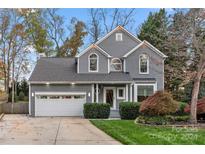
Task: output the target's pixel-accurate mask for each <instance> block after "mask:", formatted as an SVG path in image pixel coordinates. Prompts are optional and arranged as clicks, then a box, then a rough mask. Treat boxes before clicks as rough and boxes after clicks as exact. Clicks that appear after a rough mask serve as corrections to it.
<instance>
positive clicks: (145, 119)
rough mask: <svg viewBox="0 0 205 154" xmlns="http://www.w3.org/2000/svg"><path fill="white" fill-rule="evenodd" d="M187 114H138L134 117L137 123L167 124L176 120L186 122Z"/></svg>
mask: <svg viewBox="0 0 205 154" xmlns="http://www.w3.org/2000/svg"><path fill="white" fill-rule="evenodd" d="M188 121H189V116H187V115H186V116H172V115H166V116H153V117H150V116H139V117H138V118H137V119H136V122H137V123H141V124H149V125H167V124H174V123H177V122H188Z"/></svg>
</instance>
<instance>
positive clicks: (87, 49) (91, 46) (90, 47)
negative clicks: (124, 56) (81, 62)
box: [76, 44, 112, 58]
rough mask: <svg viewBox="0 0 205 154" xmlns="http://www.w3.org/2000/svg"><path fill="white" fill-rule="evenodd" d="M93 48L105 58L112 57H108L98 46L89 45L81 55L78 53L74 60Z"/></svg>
mask: <svg viewBox="0 0 205 154" xmlns="http://www.w3.org/2000/svg"><path fill="white" fill-rule="evenodd" d="M92 48H95V49H97V50H98V51H100V52H101V53H102V54H103V55H105V56H106V57H112V56H110V55H109V54H108V53H107V52H105V50H103V49H102V48H100V47H99V46H97V45H95V44H91V45H90V46H89V47H88V48H86V49H85V50H83V51H82V52H81V53H79V54H78V55H77V56H76V58H79V57H80V56H82V55H84V54H85V53H86V52H88V51H89V50H90V49H92Z"/></svg>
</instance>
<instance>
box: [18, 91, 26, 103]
mask: <svg viewBox="0 0 205 154" xmlns="http://www.w3.org/2000/svg"><path fill="white" fill-rule="evenodd" d="M24 97H25V95H24V93H23V92H22V91H21V92H20V93H19V100H20V101H24Z"/></svg>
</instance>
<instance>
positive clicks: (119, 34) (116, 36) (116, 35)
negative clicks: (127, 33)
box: [115, 33, 123, 42]
mask: <svg viewBox="0 0 205 154" xmlns="http://www.w3.org/2000/svg"><path fill="white" fill-rule="evenodd" d="M118 36H120V38H121V39H120V40H118ZM115 41H117V42H122V41H123V37H122V33H116V34H115Z"/></svg>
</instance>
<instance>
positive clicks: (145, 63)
mask: <svg viewBox="0 0 205 154" xmlns="http://www.w3.org/2000/svg"><path fill="white" fill-rule="evenodd" d="M139 73H140V74H149V57H148V55H147V54H141V55H140V57H139Z"/></svg>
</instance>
